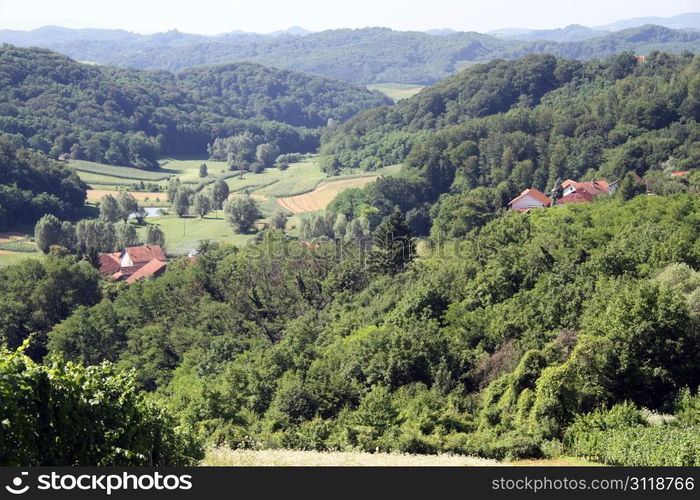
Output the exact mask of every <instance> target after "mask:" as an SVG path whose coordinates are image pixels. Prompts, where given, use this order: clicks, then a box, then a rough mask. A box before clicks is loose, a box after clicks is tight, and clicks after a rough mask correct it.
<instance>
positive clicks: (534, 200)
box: [508, 188, 551, 212]
mask: <svg viewBox="0 0 700 500" xmlns="http://www.w3.org/2000/svg"><path fill="white" fill-rule="evenodd" d="M550 204H551V200H550V199H549V198H548V197H547V195H546V194H544V193H543V192H542V191H540V190H538V189H536V188H530V189H526V190H524V191H523V192H522V193H520V194H519V195H518V196H516V197H515V198H513V199H512V200H510V202H509V203H508V208H510V209H511V210H517V211H518V212H527V211H528V210H530V209H531V208H543V207H548V206H549V205H550Z"/></svg>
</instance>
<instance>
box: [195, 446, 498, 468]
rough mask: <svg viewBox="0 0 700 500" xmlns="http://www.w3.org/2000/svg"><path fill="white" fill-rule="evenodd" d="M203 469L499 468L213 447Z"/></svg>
mask: <svg viewBox="0 0 700 500" xmlns="http://www.w3.org/2000/svg"><path fill="white" fill-rule="evenodd" d="M201 465H204V466H239V467H261V466H263V467H264V466H277V467H279V466H297V467H338V466H349V467H352V466H369V467H446V466H453V467H472V466H493V465H500V464H499V462H496V461H495V460H487V459H485V458H477V457H465V456H459V455H408V454H399V453H363V452H347V451H343V452H340V451H338V452H320V451H300V450H260V451H257V450H229V449H224V448H213V449H210V450H208V451H207V454H206V456H205V458H204V460H203V461H202V463H201Z"/></svg>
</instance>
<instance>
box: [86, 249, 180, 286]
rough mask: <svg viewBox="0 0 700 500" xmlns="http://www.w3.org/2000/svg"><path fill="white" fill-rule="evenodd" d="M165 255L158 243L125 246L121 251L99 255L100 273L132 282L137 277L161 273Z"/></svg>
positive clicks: (136, 279) (114, 278) (137, 278)
mask: <svg viewBox="0 0 700 500" xmlns="http://www.w3.org/2000/svg"><path fill="white" fill-rule="evenodd" d="M166 260H167V259H166V257H165V253H164V252H163V249H162V248H161V247H160V246H159V245H143V246H138V247H126V248H125V249H124V250H122V251H121V252H113V253H104V254H102V255H100V268H99V269H100V273H101V274H104V275H108V276H109V277H110V279H112V280H114V281H122V280H123V281H126V282H127V283H133V282H134V281H138V280H139V279H144V278H148V277H150V276H157V275H159V274H162V273H163V271H165V268H166V264H165V261H166Z"/></svg>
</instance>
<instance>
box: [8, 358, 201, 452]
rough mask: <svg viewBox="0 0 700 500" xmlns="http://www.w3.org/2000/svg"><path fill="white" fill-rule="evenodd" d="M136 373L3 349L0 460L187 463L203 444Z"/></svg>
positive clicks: (106, 364)
mask: <svg viewBox="0 0 700 500" xmlns="http://www.w3.org/2000/svg"><path fill="white" fill-rule="evenodd" d="M176 424H177V423H176V420H175V419H174V418H173V417H172V416H170V415H169V414H168V413H167V412H166V411H165V410H164V409H163V408H162V407H161V406H159V405H157V404H155V403H153V402H151V401H150V400H149V399H148V398H147V397H146V395H145V394H144V393H143V392H140V391H139V390H138V389H137V387H136V384H135V379H134V377H133V375H131V374H129V373H124V372H117V371H116V370H115V369H114V367H113V366H112V365H110V364H108V363H103V364H99V365H95V366H90V367H87V368H86V367H83V366H81V365H78V364H75V363H70V362H64V361H61V360H58V359H55V360H47V361H46V362H45V364H43V365H40V364H37V363H34V362H33V361H32V360H31V359H29V358H28V357H26V356H25V355H23V354H21V353H20V352H10V351H7V350H6V349H1V350H0V464H2V465H4V466H8V465H9V466H27V465H83V466H85V465H96V466H104V465H186V464H190V463H192V462H193V461H194V460H196V459H199V458H201V457H202V449H201V445H200V444H198V443H197V442H196V441H195V440H193V439H192V437H191V436H189V435H187V434H186V433H183V432H181V431H180V430H178V429H177V425H176Z"/></svg>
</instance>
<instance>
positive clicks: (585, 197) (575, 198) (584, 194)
mask: <svg viewBox="0 0 700 500" xmlns="http://www.w3.org/2000/svg"><path fill="white" fill-rule="evenodd" d="M592 201H593V195H592V194H591V193H589V192H588V191H586V190H585V189H580V190H578V189H577V190H576V191H574V192H573V193H569V194H567V195H566V196H563V197H561V198H559V199H558V200H557V205H565V204H567V203H590V202H592Z"/></svg>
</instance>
